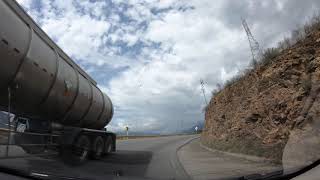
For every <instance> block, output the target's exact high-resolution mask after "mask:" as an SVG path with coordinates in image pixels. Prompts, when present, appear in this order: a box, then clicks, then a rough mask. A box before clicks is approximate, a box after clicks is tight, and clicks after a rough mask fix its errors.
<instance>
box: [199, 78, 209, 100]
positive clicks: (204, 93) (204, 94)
mask: <svg viewBox="0 0 320 180" xmlns="http://www.w3.org/2000/svg"><path fill="white" fill-rule="evenodd" d="M200 84H201V90H202V93H203V97H204V101H205V102H206V105H208V101H207V97H206V91H205V89H204V82H203V80H202V79H200Z"/></svg>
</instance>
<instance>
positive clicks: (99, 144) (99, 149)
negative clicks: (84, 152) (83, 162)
mask: <svg viewBox="0 0 320 180" xmlns="http://www.w3.org/2000/svg"><path fill="white" fill-rule="evenodd" d="M103 150H104V142H103V138H102V137H101V136H98V137H96V138H94V141H93V144H92V154H91V157H92V159H100V158H101V157H102V154H103Z"/></svg>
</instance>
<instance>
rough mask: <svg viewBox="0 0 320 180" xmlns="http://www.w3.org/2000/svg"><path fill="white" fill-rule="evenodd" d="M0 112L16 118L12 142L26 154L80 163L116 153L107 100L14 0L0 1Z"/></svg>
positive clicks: (110, 111) (88, 77)
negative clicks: (47, 153)
mask: <svg viewBox="0 0 320 180" xmlns="http://www.w3.org/2000/svg"><path fill="white" fill-rule="evenodd" d="M0 108H1V110H4V111H9V112H10V113H13V114H15V115H16V118H15V120H14V121H13V122H12V123H14V125H15V126H14V127H15V129H14V130H11V131H14V132H13V135H14V136H13V137H14V140H15V141H14V142H15V143H16V144H17V145H20V146H21V147H22V148H23V149H24V150H25V151H27V152H29V153H36V152H42V151H44V150H45V149H46V148H49V149H54V150H57V151H59V152H61V154H63V155H66V156H68V157H72V160H73V161H74V162H77V161H79V162H81V161H83V160H84V159H86V157H87V156H88V155H91V156H92V157H93V158H99V157H101V156H102V155H103V154H106V153H108V152H111V151H115V144H116V135H115V134H114V133H111V132H107V131H106V130H105V129H104V127H105V126H106V125H107V124H108V123H109V122H110V120H111V118H112V116H113V105H112V102H111V100H110V99H109V97H108V96H107V95H105V94H104V93H103V92H102V91H101V90H100V89H99V88H98V87H97V83H96V82H95V81H94V80H93V79H92V78H91V77H90V76H89V75H88V74H86V72H84V70H82V69H81V68H80V67H79V66H78V65H77V64H76V63H75V62H74V61H72V60H71V58H70V57H68V56H67V55H66V54H65V53H64V52H63V50H61V49H60V48H59V47H58V46H57V45H56V44H55V43H54V42H53V41H52V40H51V39H50V38H49V37H48V36H47V35H46V33H45V32H44V31H43V30H42V29H41V28H40V27H39V26H38V25H37V24H36V23H35V22H34V21H33V20H32V18H31V17H30V16H29V15H28V14H27V13H26V12H25V11H24V10H23V9H22V8H21V7H20V6H19V4H18V3H17V2H15V1H14V0H1V1H0Z"/></svg>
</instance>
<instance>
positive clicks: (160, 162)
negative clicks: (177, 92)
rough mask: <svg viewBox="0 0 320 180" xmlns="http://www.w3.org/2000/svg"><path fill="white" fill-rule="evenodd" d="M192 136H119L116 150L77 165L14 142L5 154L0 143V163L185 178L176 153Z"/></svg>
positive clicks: (58, 171) (61, 171) (74, 173)
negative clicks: (32, 151)
mask: <svg viewBox="0 0 320 180" xmlns="http://www.w3.org/2000/svg"><path fill="white" fill-rule="evenodd" d="M195 137H196V136H190V135H189V136H168V137H157V138H143V139H131V140H121V141H118V144H117V152H115V153H112V154H111V155H109V156H107V157H105V158H103V159H102V160H89V161H88V162H87V163H85V164H83V165H80V166H71V165H68V164H65V163H64V162H63V161H62V159H60V158H59V156H58V155H57V154H54V153H52V152H48V153H49V154H50V155H45V156H41V157H39V156H26V154H25V153H24V151H23V150H22V149H21V148H20V147H17V146H13V147H10V149H9V158H8V157H5V155H6V148H5V147H4V146H2V147H0V156H1V159H0V166H5V167H11V168H15V169H22V170H25V171H29V172H33V173H40V174H52V175H57V176H68V177H81V178H88V179H105V178H106V177H108V179H109V178H111V177H116V176H120V178H121V177H122V178H128V179H133V178H137V179H140V178H146V179H149V178H150V179H188V178H189V176H188V174H187V173H186V172H185V170H184V168H183V166H182V165H181V164H180V161H179V159H178V157H177V149H179V148H180V147H181V146H182V145H184V144H185V143H186V142H188V141H190V139H193V138H195Z"/></svg>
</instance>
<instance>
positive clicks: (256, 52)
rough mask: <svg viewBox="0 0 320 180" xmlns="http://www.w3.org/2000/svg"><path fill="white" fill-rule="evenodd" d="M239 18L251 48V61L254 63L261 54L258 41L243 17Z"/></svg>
mask: <svg viewBox="0 0 320 180" xmlns="http://www.w3.org/2000/svg"><path fill="white" fill-rule="evenodd" d="M241 20H242V26H243V28H244V30H245V31H246V34H247V37H248V41H249V45H250V50H251V54H252V61H253V63H254V65H255V64H256V63H257V61H258V59H259V56H260V55H261V54H262V53H261V49H260V45H259V43H258V41H257V40H256V39H255V38H254V37H253V35H252V33H251V31H250V28H249V26H248V23H247V21H246V20H245V19H243V18H241Z"/></svg>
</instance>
